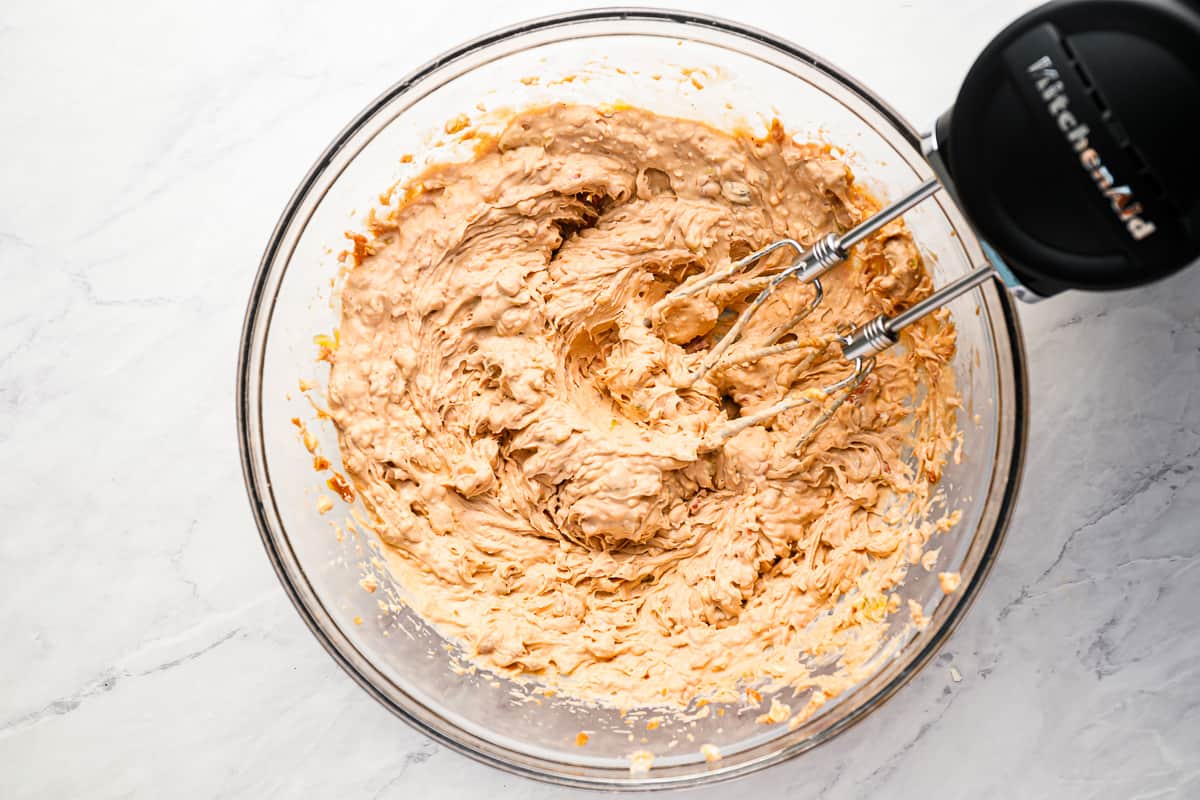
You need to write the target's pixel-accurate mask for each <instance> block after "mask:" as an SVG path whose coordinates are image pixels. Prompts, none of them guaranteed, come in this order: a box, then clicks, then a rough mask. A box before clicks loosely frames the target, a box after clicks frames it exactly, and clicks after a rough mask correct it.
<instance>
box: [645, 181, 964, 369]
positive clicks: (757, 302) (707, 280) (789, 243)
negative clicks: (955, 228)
mask: <svg viewBox="0 0 1200 800" xmlns="http://www.w3.org/2000/svg"><path fill="white" fill-rule="evenodd" d="M940 188H941V184H939V183H938V181H937V179H935V178H930V179H929V180H927V181H925V182H924V183H922V184H921V185H920V186H918V187H917V188H915V189H913V190H912V191H911V192H909V193H908V194H906V195H904V196H903V197H901V198H900V199H899V200H897V201H896V202H894V203H892V204H891V205H889V206H887V207H885V208H883V209H881V210H880V211H879V212H877V213H876V214H873V215H872V216H870V217H868V218H867V219H866V220H863V221H862V222H860V223H859V224H858V225H856V226H854V227H853V228H851V229H850V230H848V231H846V232H845V233H842V234H837V233H830V234H828V235H826V236H824V237H822V238H821V239H818V240H817V241H816V242H815V243H814V244H813V246H812V247H810V248H808V249H805V248H804V246H803V245H801V244H800V243H799V242H797V241H795V240H794V239H780V240H779V241H777V242H772V243H771V244H769V245H767V246H766V247H764V248H762V249H761V250H758V251H756V252H754V253H751V254H750V255H748V256H746V257H745V258H742V259H740V260H738V261H735V262H734V263H733V264H731V265H730V266H729V267H728V268H726V269H723V270H720V271H719V272H715V273H713V274H712V275H708V276H705V277H703V278H700V279H699V280H696V281H694V282H692V283H685V284H683V285H681V286H679V287H677V288H676V289H674V290H673V291H671V292H669V293H668V294H667V295H666V296H665V297H664V298H663V299H662V300H660V301H659V302H658V303H657V304H656V305H655V310H657V309H659V308H661V307H663V306H665V305H668V304H670V303H672V302H674V301H677V300H680V299H682V298H685V297H690V296H692V295H695V294H698V293H700V292H702V291H705V290H706V289H708V288H709V287H711V286H713V285H715V284H717V283H720V282H722V281H725V280H729V279H730V278H732V277H734V276H736V275H738V274H741V273H744V272H747V271H748V270H751V269H753V267H754V266H755V265H756V264H757V263H758V262H759V261H761V260H762V259H764V258H766V257H767V256H769V255H771V254H772V253H775V252H776V251H778V250H781V249H783V248H789V249H791V250H793V251H795V253H796V256H797V258H796V261H794V262H793V263H792V264H791V266H788V267H785V268H784V269H782V270H780V271H779V272H776V273H773V274H771V275H769V276H763V277H762V278H761V279H760V281H759V283H760V284H761V288H760V290H759V292H758V294H757V295H756V296H755V298H754V300H752V301H751V302H750V304H749V305H748V306H746V308H745V309H744V310H743V311H742V313H741V314H739V315H738V318H737V320H736V321H735V322H734V323H733V326H732V327H731V328H730V329H729V330H728V331H727V332H726V333H725V335H723V336H722V337H721V338H720V339H718V340H717V342H716V344H714V345H713V346H712V348H711V349H710V350H709V351H708V352H707V353H706V354H705V355H704V357H703V358H702V359H701V360H700V363H699V364H698V365H697V366H696V368H695V369H694V370H692V372H691V374H690V375H689V376H688V381H687V386H691V385H693V384H695V382H696V381H698V380H700V379H701V378H703V377H704V376H705V375H707V374H708V373H709V372H711V371H712V369H713V368H714V367H715V366H717V364H719V363H720V362H721V359H722V358H723V357H724V355H725V352H726V351H727V350H728V349H729V348H730V347H731V346H732V345H734V344H735V343H736V342H737V341H738V340H739V339H741V337H742V332H743V331H744V330H745V328H746V325H747V324H749V322H750V320H751V319H752V318H753V317H754V315H755V314H756V313H757V312H758V310H759V309H761V308H762V307H763V305H764V304H765V303H766V302H767V300H768V299H769V298H770V297H771V294H772V293H774V292H775V290H776V289H778V288H779V286H780V284H782V283H783V282H784V281H787V280H791V279H793V278H794V279H795V280H797V281H799V282H801V283H811V284H812V285H813V288H814V290H815V294H814V297H813V300H812V302H811V303H809V305H808V306H806V307H805V308H804V309H802V310H801V311H800V312H799V313H798V314H796V315H795V316H794V317H792V318H791V319H790V320H788V322H787V323H785V324H784V325H783V326H781V327H780V328H778V329H777V330H776V331H774V332H773V333H772V334H771V335H770V336H769V337H768V338H767V342H766V345H765V346H764V347H762V348H760V349H758V350H755V351H753V352H750V353H745V354H743V355H739V357H738V360H739V361H742V362H749V361H756V360H758V359H760V358H764V357H766V356H769V355H773V354H776V353H785V352H788V351H789V350H794V349H796V348H797V347H799V346H802V343H798V342H789V343H786V344H782V345H781V344H778V341H779V339H781V338H782V337H783V336H784V335H786V334H787V333H788V331H790V330H791V329H792V328H794V327H795V326H796V325H797V324H799V323H800V322H801V321H802V320H803V319H804V318H805V317H807V316H808V315H809V314H811V313H812V312H813V311H815V310H816V309H817V306H819V305H820V304H821V300H822V298H823V297H824V292H823V290H822V288H821V280H820V279H821V276H822V275H824V274H825V273H826V272H828V271H829V270H831V269H833V268H834V267H836V266H837V265H838V264H841V263H842V262H843V261H845V260H846V259H847V258H848V257H849V253H850V248H851V247H854V245H856V244H858V243H859V242H861V241H863V240H864V239H867V238H868V237H870V236H872V235H873V234H875V233H877V232H878V231H879V229H880V228H882V227H883V226H884V225H886V224H888V223H889V222H891V221H892V220H894V219H896V218H897V217H899V216H901V215H902V214H904V213H905V212H906V211H908V210H909V209H911V208H912V207H913V206H915V205H917V204H918V203H920V202H921V201H922V200H924V199H925V198H927V197H929V196H930V195H932V194H933V193H934V192H936V191H937V190H938V189H940ZM752 286H754V288H758V287H757V286H755V285H754V284H752ZM830 388H832V389H833V390H834V391H836V388H837V387H830Z"/></svg>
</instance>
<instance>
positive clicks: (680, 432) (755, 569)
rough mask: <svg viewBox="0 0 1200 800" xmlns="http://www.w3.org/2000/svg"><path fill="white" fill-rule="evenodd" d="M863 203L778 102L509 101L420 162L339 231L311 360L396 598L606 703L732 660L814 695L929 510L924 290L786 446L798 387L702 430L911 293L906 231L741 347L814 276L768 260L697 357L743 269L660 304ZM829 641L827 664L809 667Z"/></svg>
mask: <svg viewBox="0 0 1200 800" xmlns="http://www.w3.org/2000/svg"><path fill="white" fill-rule="evenodd" d="M873 208H875V202H874V201H873V200H872V199H871V198H870V197H869V196H868V195H867V194H866V193H865V192H864V191H863V190H862V189H860V188H859V187H858V186H857V185H856V184H855V183H854V180H853V176H852V175H851V173H850V171H849V170H848V169H847V167H846V166H845V165H844V164H843V163H842V162H841V161H840V160H839V159H838V158H837V157H835V155H834V154H833V152H832V151H831V149H830V148H829V147H828V146H825V145H817V144H798V143H795V142H794V141H792V140H791V139H790V138H788V137H787V136H786V135H785V134H784V133H783V131H782V130H781V129H780V128H779V126H778V125H776V126H774V127H773V129H772V131H771V132H770V134H769V135H768V136H767V137H766V138H762V139H756V138H752V137H750V136H748V135H733V134H729V133H724V132H720V131H718V130H715V129H713V128H711V127H708V126H706V125H704V124H701V123H698V122H692V121H688V120H682V119H675V118H668V117H663V116H658V115H655V114H652V113H649V112H647V111H643V110H638V109H632V108H622V109H615V110H598V109H595V108H589V107H579V106H553V107H547V108H540V109H534V110H531V111H527V112H524V113H522V114H519V115H517V116H515V117H514V118H513V119H512V120H511V122H510V123H509V124H508V125H507V127H506V129H505V130H504V132H503V133H502V134H501V135H500V136H498V137H497V138H495V139H489V140H487V141H486V142H484V143H482V144H481V145H480V147H479V148H478V150H477V153H476V156H475V158H474V159H473V160H471V161H469V162H467V163H461V164H454V165H442V166H437V167H432V168H430V169H428V170H427V171H425V172H424V173H422V174H421V175H420V176H418V177H417V178H416V179H415V180H414V181H413V182H412V184H411V185H410V186H409V187H408V192H407V194H406V196H405V197H404V199H403V200H402V201H400V202H399V203H398V205H397V206H395V207H393V208H392V209H391V210H390V211H389V212H388V213H386V214H381V215H378V216H374V217H373V218H372V219H371V221H370V236H369V237H367V239H366V240H360V241H359V243H358V246H357V247H356V253H355V259H354V261H355V263H354V265H353V268H352V269H350V270H349V271H348V273H347V275H346V278H345V284H344V287H343V289H342V292H341V306H342V319H341V326H340V346H339V347H338V349H337V350H336V352H335V353H334V354H333V355H332V357H331V360H332V361H333V369H332V373H331V377H330V385H329V406H330V408H329V410H330V414H331V416H332V418H333V420H334V422H335V424H336V426H337V429H338V432H339V437H340V445H341V451H342V456H343V461H344V465H345V468H346V471H347V473H348V475H349V476H350V478H351V479H352V481H353V483H354V485H355V486H356V487H357V489H358V491H359V492H360V494H361V496H362V498H363V500H364V502H365V503H366V505H367V507H368V508H369V509H370V510H371V511H372V512H373V513H374V515H376V517H377V519H376V520H375V527H376V529H377V531H378V533H379V536H380V537H381V538H382V540H383V541H384V542H385V543H386V545H387V551H388V557H389V566H390V569H391V570H392V572H393V573H394V575H395V577H396V578H397V580H398V581H399V583H400V585H401V586H402V587H403V588H404V590H405V591H406V594H407V596H408V601H409V602H410V603H411V604H412V605H413V607H414V608H415V610H416V611H418V612H419V613H420V614H421V615H422V616H424V617H425V618H426V619H427V620H429V621H430V622H432V623H433V624H434V625H436V626H437V627H438V628H439V630H441V631H442V632H443V633H445V634H447V635H449V636H451V637H453V638H454V639H456V640H458V641H459V642H460V643H461V644H462V645H463V646H464V648H465V650H466V652H467V653H468V654H469V655H470V656H471V657H472V658H473V659H474V660H475V661H476V663H477V664H479V665H480V666H483V667H486V668H489V669H492V670H495V671H498V672H501V673H504V674H510V675H518V676H523V677H532V678H535V679H537V680H540V681H544V682H546V683H547V684H550V685H554V686H556V687H558V688H559V690H560V691H562V692H565V693H567V694H570V695H572V696H576V697H580V698H587V699H597V700H601V701H605V702H609V703H613V704H616V705H621V706H631V705H645V704H668V705H686V704H687V703H689V702H690V701H692V700H694V699H696V698H699V697H715V698H722V697H726V698H727V697H730V696H732V693H733V692H741V691H743V690H744V687H745V686H746V685H749V684H751V683H754V682H756V681H760V680H765V681H767V682H769V683H771V684H774V685H776V686H783V685H791V686H795V687H797V688H804V687H810V686H811V687H817V688H818V689H819V691H817V693H816V694H815V695H814V700H813V702H814V703H819V702H821V701H823V700H824V698H825V697H826V696H828V695H832V694H835V693H836V692H837V691H839V690H840V689H841V688H844V687H845V686H846V685H848V684H849V683H850V682H852V681H853V680H856V679H859V678H861V677H863V674H864V673H863V670H865V669H866V664H867V661H868V659H869V658H870V656H871V655H872V654H874V653H875V652H876V651H877V650H878V649H879V647H880V645H881V644H882V643H883V641H884V638H885V637H884V634H885V629H886V623H885V621H884V618H885V616H886V615H887V614H888V613H889V612H891V611H894V610H896V608H897V607H898V606H899V605H900V602H899V600H898V598H896V597H895V596H894V595H891V594H889V590H890V589H891V588H892V587H894V586H895V584H896V583H897V582H898V581H899V580H900V579H901V578H902V577H903V575H904V572H905V570H906V569H907V568H908V567H909V565H911V564H914V563H917V562H918V561H919V560H920V558H921V556H922V554H923V552H924V549H925V544H926V541H927V540H928V538H929V536H930V535H931V533H932V532H933V530H935V529H936V528H937V527H939V526H940V527H941V528H943V529H944V528H945V527H948V525H949V524H952V522H953V520H952V519H951V518H942V519H940V520H935V519H933V515H932V514H931V513H930V507H931V499H932V496H933V486H934V484H935V483H936V482H937V480H938V478H939V474H940V469H941V465H942V464H943V462H944V459H945V457H946V455H947V452H948V450H949V448H950V444H951V442H952V440H953V438H954V436H955V427H954V414H955V409H956V406H957V396H956V394H955V392H954V385H953V373H952V371H951V369H950V368H949V366H948V362H949V359H950V357H951V355H952V353H953V351H954V344H955V335H954V329H953V327H952V326H951V325H950V324H949V322H948V318H947V317H946V316H945V315H944V314H942V313H939V314H936V315H933V316H931V317H928V318H926V319H924V320H922V321H920V322H918V323H917V324H915V325H913V326H912V327H911V328H909V329H908V330H906V331H905V332H904V334H903V338H902V341H901V345H902V346H900V347H897V348H893V349H892V350H890V351H888V352H886V353H884V354H883V355H881V356H880V357H879V362H878V365H877V367H876V368H875V371H874V373H873V374H872V375H871V376H870V377H869V378H868V379H867V380H866V381H865V382H864V383H863V385H862V386H861V387H859V389H858V390H856V392H855V393H854V396H853V397H852V398H851V400H850V401H849V402H847V403H846V404H845V405H843V406H842V407H841V408H840V409H839V410H838V411H837V412H836V414H834V416H833V418H832V419H831V420H830V422H829V423H828V424H827V425H825V426H824V427H823V428H821V429H820V430H819V431H818V432H817V434H816V435H814V436H813V437H812V438H811V439H810V440H809V441H807V442H805V443H803V444H802V445H801V444H800V442H799V440H800V439H801V436H802V434H803V433H804V432H805V431H807V430H808V429H809V426H810V425H811V424H812V422H813V420H814V419H816V418H817V417H818V416H819V415H820V414H821V412H822V408H823V407H822V404H821V403H819V402H818V403H810V404H809V405H806V406H801V407H799V408H797V409H794V410H792V411H788V412H785V413H783V414H781V415H780V416H778V417H777V418H775V419H774V420H772V421H770V422H769V423H767V424H765V425H761V426H755V427H750V428H748V429H746V430H744V431H742V432H740V433H739V434H737V435H736V436H733V437H732V438H729V439H728V440H727V441H724V442H723V443H717V444H714V443H713V440H712V438H711V433H712V432H713V431H714V430H716V429H718V428H719V427H720V426H721V425H722V424H723V423H726V422H727V421H728V420H729V419H731V418H734V417H737V416H738V415H739V414H740V415H743V416H744V415H748V414H752V413H754V412H755V411H756V410H761V409H763V408H765V407H767V406H769V405H771V404H772V403H775V402H777V401H779V400H781V399H783V398H785V397H788V396H793V395H795V394H797V393H801V392H804V391H805V390H809V389H813V388H815V387H820V386H823V385H825V384H828V383H830V382H832V381H834V380H837V379H838V378H840V377H842V376H844V375H845V374H846V370H847V366H846V364H845V363H844V362H843V361H842V359H841V353H840V349H839V347H837V346H836V345H833V344H831V343H830V337H831V334H833V333H835V332H836V330H837V329H839V328H840V327H842V326H844V325H846V324H847V323H857V322H862V321H865V320H867V319H869V318H871V317H872V316H874V315H876V314H879V313H881V312H882V313H890V312H893V311H895V310H896V309H898V308H901V307H904V306H906V305H908V304H911V303H912V302H913V301H915V300H917V299H919V298H920V297H922V296H924V295H925V294H927V293H928V291H929V288H930V282H929V278H928V275H927V273H926V271H925V268H924V265H923V263H922V260H921V257H920V254H919V252H918V250H917V248H916V247H915V245H914V243H913V241H912V239H911V238H910V236H909V235H908V233H907V232H906V230H905V229H904V228H903V226H902V224H901V223H893V224H891V225H889V226H888V227H887V228H885V229H884V231H883V232H882V233H881V234H880V235H879V236H877V237H875V238H874V239H872V240H871V241H869V242H867V243H865V244H864V245H862V246H860V247H859V248H857V249H856V251H855V253H854V254H853V257H852V258H851V260H850V261H849V262H848V263H846V264H844V265H843V266H841V267H839V268H837V269H836V270H834V271H833V272H832V273H831V274H830V275H829V276H828V277H827V278H826V279H824V282H825V299H824V302H823V304H822V305H821V306H820V307H819V308H818V310H817V311H816V312H815V313H814V314H813V315H812V316H810V317H809V318H808V319H806V320H804V321H803V322H802V323H800V324H799V325H798V326H797V327H796V328H795V329H794V331H793V332H792V333H793V334H794V336H795V338H796V339H797V340H799V341H802V342H804V343H805V344H804V346H801V347H798V348H796V349H794V350H792V351H790V352H787V353H783V354H779V355H774V356H770V357H767V358H765V359H762V360H761V361H757V362H754V363H740V362H739V361H738V353H739V350H740V352H742V353H743V354H744V353H745V352H747V351H746V349H744V348H749V347H752V346H753V344H754V341H755V339H756V338H757V339H759V340H760V341H761V340H762V339H763V337H765V336H766V335H767V333H768V332H770V331H771V330H773V329H774V327H775V326H778V325H781V324H785V323H786V321H787V320H789V319H790V318H791V317H793V316H794V314H795V313H796V312H797V311H798V310H799V309H801V308H802V307H804V306H805V305H807V304H808V303H809V301H810V300H811V298H812V296H813V295H812V288H811V287H809V286H803V285H798V284H795V283H788V284H784V285H783V287H782V288H781V290H780V291H779V292H777V294H776V295H775V297H774V298H773V299H772V300H771V301H769V302H768V304H767V305H766V306H765V307H764V309H763V312H762V313H760V314H759V315H758V316H756V317H755V318H754V321H753V322H752V324H751V326H750V328H749V329H748V330H747V333H746V335H745V337H744V339H743V343H741V344H739V345H737V346H735V348H734V349H733V350H732V351H731V352H730V353H729V354H728V356H727V357H726V358H725V359H724V361H723V362H722V363H721V365H720V366H718V368H717V369H715V370H714V371H713V372H711V373H709V374H708V375H707V376H706V377H705V378H703V379H701V380H700V381H698V382H696V383H695V384H694V385H689V381H688V373H689V370H690V369H691V368H692V367H693V366H694V365H695V364H696V363H697V362H698V360H699V359H700V358H702V357H703V355H704V353H705V351H706V350H707V349H708V348H709V347H711V345H712V342H713V341H714V339H715V338H716V337H717V336H719V334H720V332H721V331H722V330H724V329H725V328H726V327H727V326H728V317H729V314H728V313H723V312H734V313H735V312H736V311H737V310H739V309H740V308H742V307H744V305H745V302H746V299H747V298H746V296H745V295H746V292H747V286H746V284H745V282H744V281H743V282H742V283H740V284H734V285H730V284H719V285H717V286H714V287H712V288H711V289H710V290H708V291H706V292H705V293H704V294H702V295H698V296H695V297H691V298H687V299H685V300H682V301H679V302H677V303H671V302H668V303H659V301H660V300H661V299H662V298H663V296H664V295H665V294H666V292H668V291H669V290H670V289H672V288H673V287H675V286H677V285H679V284H680V282H682V281H686V280H688V279H690V278H692V277H693V276H695V275H701V274H704V273H711V272H712V271H715V270H717V269H720V268H721V267H722V266H725V265H728V264H729V262H730V261H731V259H736V258H739V257H741V256H743V255H745V254H747V253H749V252H751V251H753V250H754V249H757V248H759V247H761V246H763V245H765V244H768V243H770V242H772V241H774V240H776V239H778V238H781V237H785V236H787V237H792V238H795V239H797V240H799V241H800V242H802V243H805V244H811V243H812V242H814V241H815V240H816V239H817V238H818V237H820V236H821V235H823V234H825V233H828V232H830V231H835V230H844V229H846V228H847V227H849V226H851V225H852V224H854V223H855V221H857V220H860V219H862V218H864V217H865V216H866V215H867V214H869V213H870V211H871V210H872V209H873ZM790 338H791V337H788V339H790ZM785 341H787V339H785ZM919 387H923V388H922V390H921V391H918V388H919ZM902 453H909V455H908V456H907V457H902ZM914 464H915V466H913V465H914ZM840 598H845V601H846V602H842V603H838V600H839V599H840ZM918 610H919V609H918ZM826 612H830V613H826ZM915 613H916V612H914V618H915ZM830 653H836V654H839V655H840V657H841V661H840V670H838V671H835V672H834V673H833V674H830V673H828V671H826V672H825V673H823V674H821V675H820V676H816V675H812V674H810V671H809V670H810V665H809V663H808V659H810V658H811V657H813V656H821V655H827V654H830ZM782 708H785V709H786V708H788V707H787V706H782ZM772 714H775V715H776V716H779V714H776V711H775V707H774V706H772V710H771V711H770V712H768V714H767V715H764V716H765V717H768V718H769V719H767V721H770V722H777V721H781V720H777V719H774V718H773V717H772V716H771V715H772ZM787 716H788V715H787V714H782V718H784V719H786V718H787Z"/></svg>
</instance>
